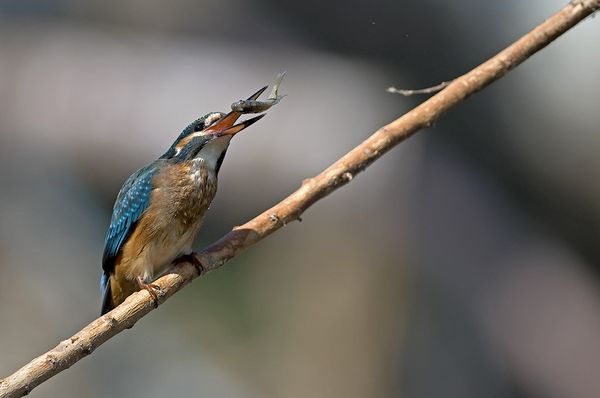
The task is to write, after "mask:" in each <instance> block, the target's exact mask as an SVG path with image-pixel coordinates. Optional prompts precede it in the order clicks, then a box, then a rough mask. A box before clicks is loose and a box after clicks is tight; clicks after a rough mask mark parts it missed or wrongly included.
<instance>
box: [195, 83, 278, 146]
mask: <svg viewBox="0 0 600 398" xmlns="http://www.w3.org/2000/svg"><path fill="white" fill-rule="evenodd" d="M267 87H269V86H264V87H263V88H261V89H260V90H258V91H257V92H256V93H254V94H252V95H251V96H250V97H248V100H249V101H254V100H256V99H257V98H258V97H260V95H261V94H262V93H263V92H264V91H265V90H266V89H267ZM240 116H242V114H241V113H240V112H235V111H231V112H229V113H228V114H226V115H225V116H223V117H222V118H221V119H219V120H217V121H216V122H215V123H214V124H212V125H210V126H209V127H207V128H206V129H204V131H203V133H204V134H213V135H215V136H216V137H222V136H224V135H234V134H237V133H239V132H240V131H242V130H243V129H245V128H246V127H248V126H250V125H251V124H254V123H255V122H257V121H259V120H260V119H261V118H262V117H263V116H264V114H263V115H260V116H256V117H253V118H251V119H248V120H246V121H244V122H242V123H239V124H236V125H234V123H235V122H236V121H237V120H238V119H239V118H240Z"/></svg>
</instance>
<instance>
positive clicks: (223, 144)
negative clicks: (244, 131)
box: [195, 135, 231, 170]
mask: <svg viewBox="0 0 600 398" xmlns="http://www.w3.org/2000/svg"><path fill="white" fill-rule="evenodd" d="M229 141H231V136H230V135H226V136H223V137H219V138H215V139H214V140H212V141H210V142H209V143H208V144H206V145H204V147H202V149H201V150H200V152H198V154H197V155H196V158H195V159H197V160H199V161H202V162H205V164H206V166H208V168H210V169H211V170H215V169H216V167H217V161H218V160H219V158H220V157H221V155H222V154H223V151H225V150H226V149H227V147H228V146H229Z"/></svg>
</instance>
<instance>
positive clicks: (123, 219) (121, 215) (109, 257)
mask: <svg viewBox="0 0 600 398" xmlns="http://www.w3.org/2000/svg"><path fill="white" fill-rule="evenodd" d="M156 171H157V165H156V164H155V163H153V164H150V165H148V166H146V167H144V168H141V169H140V170H138V171H136V172H135V173H133V174H132V175H131V176H130V177H129V178H128V179H127V181H125V184H123V187H122V188H121V191H120V192H119V195H117V200H116V201H115V206H114V208H113V214H112V219H111V222H110V226H109V227H108V232H107V233H106V239H105V243H104V255H103V257H102V269H103V270H104V272H105V273H107V274H109V273H112V272H113V271H114V267H115V259H116V257H117V255H118V253H119V251H120V250H121V247H122V246H123V244H124V243H125V241H126V240H127V238H128V237H129V235H130V234H131V232H132V231H133V228H134V227H135V223H136V222H137V221H138V220H139V219H140V217H141V216H142V213H143V212H144V210H146V208H148V205H149V203H150V195H151V193H152V189H153V186H152V178H153V177H154V176H155V175H156Z"/></svg>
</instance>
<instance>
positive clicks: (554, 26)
mask: <svg viewBox="0 0 600 398" xmlns="http://www.w3.org/2000/svg"><path fill="white" fill-rule="evenodd" d="M599 8H600V0H573V1H572V2H571V3H569V4H568V5H566V6H565V7H564V8H563V9H562V10H561V11H559V12H558V13H556V14H554V15H553V16H552V17H550V18H549V19H547V20H546V21H545V22H543V23H542V24H541V25H539V26H537V27H536V28H535V29H533V30H532V31H531V32H529V33H527V34H526V35H525V36H523V37H521V38H520V39H519V40H517V41H516V42H515V43H513V44H512V45H510V46H509V47H507V48H506V49H505V50H503V51H501V52H500V53H498V54H497V55H496V56H494V57H492V58H491V59H489V60H488V61H486V62H484V63H483V64H481V65H479V66H478V67H477V68H475V69H473V70H472V71H470V72H468V73H467V74H465V75H463V76H461V77H459V78H457V79H455V80H453V81H452V83H451V84H449V85H448V87H446V88H445V89H444V90H443V91H441V92H439V93H437V94H436V95H434V96H433V97H431V98H430V99H428V100H427V101H425V102H423V103H422V104H421V105H419V106H417V107H416V108H414V109H413V110H411V111H410V112H408V113H406V114H405V115H404V116H402V117H400V118H399V119H396V120H394V121H393V122H391V123H390V124H388V125H386V126H383V127H382V128H380V129H379V130H377V131H376V132H375V133H374V134H373V135H371V136H370V137H369V138H367V139H366V140H365V141H363V142H362V143H361V144H360V145H358V146H357V147H356V148H354V149H353V150H351V151H350V152H348V153H347V154H346V155H345V156H343V157H342V158H341V159H339V160H338V161H337V162H335V163H333V164H332V165H331V166H329V167H328V168H327V169H326V170H324V171H323V172H322V173H321V174H319V175H317V176H316V177H313V178H309V179H306V180H304V181H303V182H302V185H301V186H300V188H298V190H296V191H295V192H293V193H292V194H291V195H289V196H288V197H287V198H285V199H284V200H282V201H281V202H279V203H278V204H277V205H275V206H273V207H272V208H270V209H269V210H267V211H265V212H264V213H262V214H260V215H259V216H257V217H255V218H254V219H252V220H250V221H248V222H247V223H246V224H244V225H241V226H239V227H235V228H234V229H233V230H232V231H231V232H229V233H228V234H226V235H225V236H224V237H222V238H221V239H220V240H219V241H217V242H215V243H214V244H212V245H210V246H209V247H207V248H206V249H204V250H203V251H202V252H201V253H200V254H198V257H199V260H200V261H201V262H202V263H203V264H204V266H205V268H206V269H207V270H213V269H216V268H218V267H220V266H221V265H223V264H224V263H225V262H226V261H228V260H229V259H231V258H232V257H234V256H236V255H237V254H238V253H240V252H241V251H242V250H244V249H246V248H248V247H249V246H251V245H253V244H255V243H257V242H258V241H260V240H262V239H264V238H265V237H267V236H268V235H270V234H272V233H273V232H275V231H277V230H278V229H279V228H281V227H282V226H284V225H286V224H287V223H289V222H291V221H294V220H297V219H299V217H300V215H301V214H302V213H303V212H304V211H305V210H306V209H307V208H308V207H310V206H311V205H312V204H313V203H315V202H316V201H317V200H319V199H321V198H323V197H325V196H327V195H328V194H330V193H331V192H333V191H334V190H336V189H338V188H340V187H341V186H342V185H345V184H347V183H348V182H350V181H351V180H352V178H353V177H354V176H355V175H356V174H357V173H359V172H361V171H363V170H364V169H365V168H366V167H367V166H369V165H370V164H371V163H373V162H374V161H375V160H377V159H378V158H379V157H381V156H382V155H383V154H384V153H386V152H387V151H389V150H390V149H391V148H393V147H394V146H395V145H397V144H398V143H400V142H401V141H403V140H405V139H406V138H408V137H410V136H411V135H412V134H414V133H415V132H417V131H419V130H421V129H423V128H425V127H429V126H431V125H432V123H433V122H435V121H436V120H437V119H438V118H439V117H440V116H441V115H442V114H444V113H445V112H446V111H448V110H449V109H451V108H452V107H454V106H455V105H457V104H459V103H460V102H462V101H463V100H465V99H466V98H467V97H468V96H470V95H471V94H473V93H476V92H477V91H479V90H481V89H482V88H484V87H486V86H488V85H489V84H491V83H492V82H494V81H495V80H497V79H499V78H501V77H502V76H503V75H505V74H506V73H507V72H509V71H510V70H511V69H513V68H514V67H516V66H517V65H519V64H520V63H522V62H523V61H525V60H526V59H527V58H529V57H530V56H531V55H533V54H534V53H536V52H537V51H539V50H541V49H542V48H544V47H545V46H547V45H548V44H549V43H551V42H552V41H553V40H554V39H556V38H557V37H558V36H560V35H561V34H563V33H565V32H566V31H567V30H569V29H570V28H571V27H573V26H574V25H575V24H577V23H578V22H580V21H581V20H583V19H584V18H585V17H587V16H588V15H590V14H592V13H593V12H594V11H596V10H598V9H599ZM198 276H199V275H198V272H197V271H196V268H195V267H194V266H192V265H191V264H187V263H185V264H180V265H178V266H176V267H174V268H173V269H172V270H171V272H170V273H169V274H167V275H165V276H163V277H161V278H160V279H158V280H157V281H156V284H158V285H159V286H160V287H161V288H162V290H163V294H162V295H161V297H160V301H161V302H163V301H164V300H166V299H167V298H169V297H170V296H171V295H173V294H175V293H176V292H177V291H178V290H180V289H181V288H183V287H184V286H185V285H186V284H187V283H188V282H190V281H191V280H192V279H194V278H196V277H198ZM153 309H154V305H153V302H152V299H151V298H150V295H149V294H148V292H147V291H140V292H138V293H135V294H133V295H131V296H130V297H129V298H128V299H127V300H125V302H124V303H123V304H121V305H120V306H118V307H117V308H115V309H114V310H113V311H111V312H109V313H108V314H106V315H104V316H102V317H100V318H98V319H96V320H95V321H93V322H92V323H90V324H89V325H87V326H86V327H85V328H83V329H82V330H81V331H80V332H78V333H77V334H75V335H74V336H72V337H70V338H68V339H67V340H64V341H62V342H60V344H58V346H56V347H55V348H53V349H52V350H50V351H48V352H47V353H45V354H43V355H41V356H39V357H37V358H35V359H33V360H32V361H31V362H29V363H28V364H27V365H25V366H23V367H22V368H21V369H19V370H17V371H16V372H15V373H14V374H12V375H10V376H8V377H7V378H5V379H3V380H0V398H7V397H20V396H23V395H26V394H28V393H29V392H30V391H31V390H32V389H33V388H35V387H36V386H38V385H39V384H40V383H42V382H44V381H45V380H48V379H49V378H51V377H53V376H55V375H56V374H58V373H60V372H62V371H63V370H65V369H67V368H69V367H70V366H71V365H73V364H74V363H76V362H77V361H79V360H80V359H82V358H84V357H86V356H88V355H89V354H91V353H92V352H93V351H94V350H95V349H96V348H98V346H100V345H101V344H103V343H104V342H105V341H107V340H108V339H110V338H111V337H113V336H115V335H116V334H118V333H120V332H122V331H123V330H125V329H129V328H131V327H133V325H134V324H135V323H136V322H137V321H138V320H139V319H141V318H142V317H143V316H144V315H146V314H147V313H149V312H150V311H152V310H153Z"/></svg>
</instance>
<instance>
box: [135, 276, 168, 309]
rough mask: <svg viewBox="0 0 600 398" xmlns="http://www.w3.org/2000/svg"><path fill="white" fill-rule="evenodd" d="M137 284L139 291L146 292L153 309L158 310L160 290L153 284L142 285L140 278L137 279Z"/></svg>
mask: <svg viewBox="0 0 600 398" xmlns="http://www.w3.org/2000/svg"><path fill="white" fill-rule="evenodd" d="M137 283H138V286H139V288H140V289H144V290H147V291H148V293H149V294H150V297H152V301H154V308H158V295H159V294H162V289H161V287H160V286H158V285H157V284H155V283H144V281H143V280H142V278H141V277H139V276H138V277H137Z"/></svg>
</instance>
